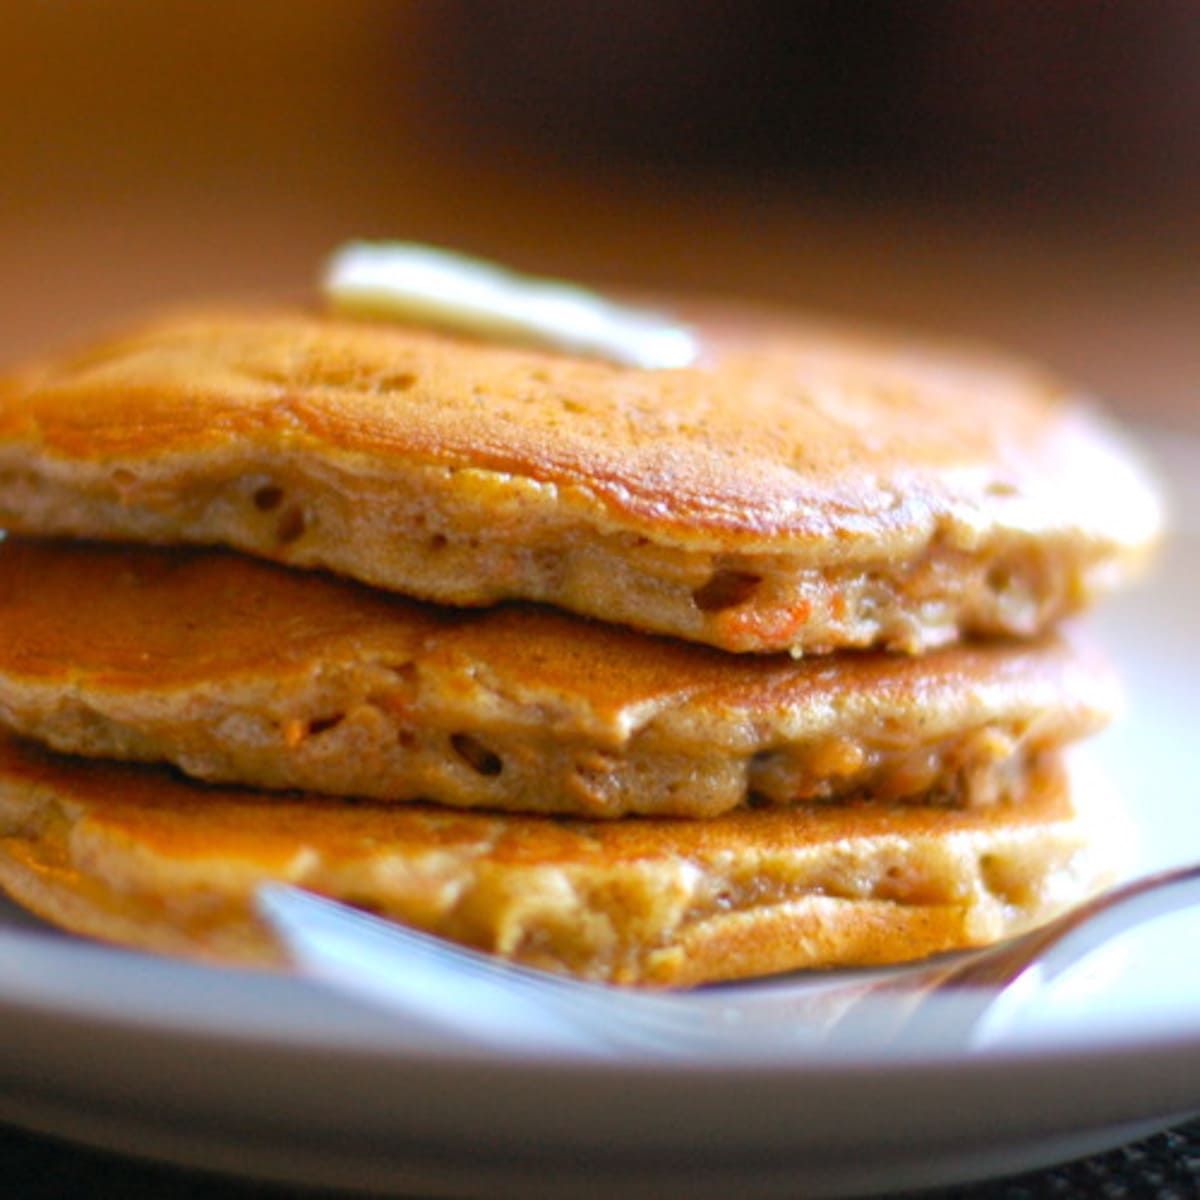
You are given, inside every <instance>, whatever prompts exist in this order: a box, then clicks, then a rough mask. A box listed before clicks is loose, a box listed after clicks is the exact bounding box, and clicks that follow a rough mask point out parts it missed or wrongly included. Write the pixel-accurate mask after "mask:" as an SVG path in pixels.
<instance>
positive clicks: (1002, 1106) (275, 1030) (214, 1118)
mask: <svg viewBox="0 0 1200 1200" xmlns="http://www.w3.org/2000/svg"><path fill="white" fill-rule="evenodd" d="M1154 448H1155V449H1156V451H1157V452H1158V454H1159V456H1160V457H1161V458H1162V460H1163V462H1164V464H1165V469H1166V470H1167V471H1168V473H1169V475H1170V476H1171V478H1172V479H1173V480H1174V481H1175V482H1176V490H1177V495H1176V501H1175V505H1176V526H1177V529H1178V536H1177V538H1176V540H1175V541H1174V542H1173V544H1172V545H1171V547H1170V549H1169V551H1168V553H1167V555H1166V556H1165V561H1164V564H1163V568H1162V570H1161V571H1160V573H1159V575H1158V577H1157V578H1156V580H1155V581H1154V583H1153V584H1152V586H1150V587H1148V588H1145V589H1143V590H1141V591H1140V592H1138V593H1136V594H1132V595H1130V596H1128V597H1124V598H1122V599H1120V600H1118V601H1117V602H1116V603H1114V604H1112V605H1110V606H1109V607H1108V609H1107V610H1106V611H1105V613H1104V614H1103V615H1102V617H1101V620H1100V622H1099V623H1100V625H1101V626H1102V629H1103V632H1104V634H1105V636H1106V637H1107V640H1108V642H1109V643H1110V645H1111V646H1112V648H1113V650H1114V651H1115V652H1116V655H1117V657H1118V660H1119V661H1120V662H1121V664H1122V665H1123V667H1124V669H1125V672H1126V675H1127V678H1128V682H1129V685H1130V692H1131V699H1132V707H1131V714H1130V716H1129V717H1128V718H1127V719H1126V721H1125V722H1124V723H1123V724H1122V726H1121V727H1120V728H1119V729H1117V730H1116V731H1114V732H1113V733H1112V734H1110V735H1107V736H1106V738H1105V739H1103V740H1102V743H1101V745H1100V746H1099V747H1098V750H1099V754H1100V756H1101V761H1102V762H1103V764H1104V766H1105V769H1106V770H1107V771H1109V772H1110V773H1111V774H1112V775H1113V776H1114V777H1115V779H1116V780H1117V782H1118V784H1119V785H1120V787H1121V788H1122V790H1123V791H1124V793H1125V795H1126V796H1127V797H1128V800H1129V804H1130V807H1131V809H1132V811H1133V816H1134V819H1135V822H1136V826H1137V830H1138V833H1139V835H1140V844H1139V846H1138V849H1137V851H1136V854H1137V863H1136V864H1135V865H1136V867H1138V868H1144V869H1151V868H1154V867H1159V866H1165V865H1168V864H1172V863H1179V862H1184V861H1189V860H1196V859H1200V797H1197V795H1196V783H1195V774H1196V772H1195V766H1196V760H1197V754H1196V746H1197V738H1198V734H1197V732H1196V726H1195V719H1196V713H1197V711H1200V672H1198V671H1197V666H1198V665H1200V664H1198V663H1197V646H1198V643H1200V638H1198V637H1197V617H1196V616H1195V615H1194V607H1193V606H1194V604H1195V600H1196V595H1197V588H1196V584H1197V581H1198V580H1200V528H1197V527H1196V526H1195V524H1193V522H1194V520H1195V514H1196V513H1197V512H1200V503H1197V501H1200V494H1198V486H1200V485H1198V484H1197V482H1196V481H1198V480H1200V445H1198V444H1196V443H1193V442H1188V441H1180V440H1178V439H1172V440H1163V439H1156V440H1155V442H1154ZM1198 944H1200V915H1196V914H1184V915H1180V916H1177V917H1173V918H1170V919H1164V920H1163V921H1160V922H1158V923H1156V924H1155V925H1152V926H1149V927H1146V928H1144V929H1143V930H1141V931H1139V932H1138V933H1135V934H1132V935H1129V936H1127V937H1126V938H1124V939H1122V940H1121V941H1120V942H1119V943H1118V944H1117V945H1115V946H1114V947H1113V948H1112V949H1111V951H1107V952H1105V953H1104V954H1102V955H1099V956H1097V958H1095V959H1093V960H1092V961H1090V962H1089V963H1087V964H1085V965H1084V966H1083V967H1081V968H1080V969H1079V970H1077V971H1075V972H1073V973H1071V974H1069V975H1068V976H1067V977H1066V978H1065V979H1064V981H1063V982H1062V984H1061V985H1060V986H1057V987H1055V988H1054V989H1053V990H1052V991H1049V992H1047V993H1045V994H1043V995H1041V996H1039V997H1038V999H1037V1002H1036V1003H1035V1004H1034V1005H1032V1006H1031V1007H1030V1008H1029V1010H1028V1011H1027V1012H1025V1013H1023V1014H1022V1015H1021V1016H1020V1017H1019V1018H1018V1019H1017V1020H1016V1021H1015V1022H1013V1023H1012V1024H1010V1025H1009V1026H1007V1027H1005V1028H1003V1029H1000V1030H999V1031H997V1032H996V1033H995V1034H994V1035H993V1036H992V1037H990V1038H989V1039H986V1040H985V1041H984V1043H983V1045H982V1046H979V1047H977V1048H975V1049H970V1050H968V1049H965V1048H964V1046H963V1045H962V1044H960V1043H957V1042H954V1041H947V1040H946V1039H945V1038H942V1037H939V1036H938V1034H937V1031H936V1029H935V1030H934V1032H933V1033H932V1034H930V1033H929V1031H928V1027H926V1032H925V1033H923V1034H918V1033H915V1032H914V1033H913V1034H911V1035H909V1036H905V1037H902V1038H901V1039H899V1040H898V1041H895V1042H893V1043H891V1044H888V1045H885V1046H882V1047H874V1048H872V1047H868V1046H864V1045H858V1044H855V1043H854V1042H852V1041H848V1040H847V1039H846V1038H845V1037H842V1038H840V1039H833V1040H830V1041H827V1042H817V1041H812V1042H810V1041H806V1040H805V1039H803V1038H797V1039H796V1040H795V1041H794V1042H789V1043H786V1044H781V1045H780V1047H779V1049H778V1053H773V1054H769V1055H764V1054H763V1053H762V1052H761V1048H758V1049H755V1050H753V1051H752V1049H751V1047H749V1046H741V1045H739V1043H738V1040H737V1039H736V1038H734V1037H731V1039H730V1043H729V1046H728V1047H727V1049H725V1050H723V1051H722V1052H721V1053H719V1054H714V1055H713V1056H710V1057H706V1058H704V1059H703V1060H700V1059H696V1060H691V1061H678V1062H662V1061H649V1060H646V1059H644V1058H641V1057H639V1056H638V1055H637V1054H635V1053H632V1052H629V1053H621V1052H617V1053H614V1054H612V1055H610V1056H609V1057H606V1058H600V1059H596V1058H591V1059H589V1058H584V1057H568V1056H563V1055H561V1054H558V1055H549V1054H545V1053H539V1052H538V1050H537V1049H536V1047H532V1048H530V1047H528V1046H526V1047H525V1048H522V1049H516V1048H514V1049H511V1050H506V1051H491V1052H489V1051H480V1050H477V1049H472V1048H470V1047H468V1046H462V1045H455V1044H453V1042H451V1041H446V1040H444V1039H443V1040H438V1039H436V1038H434V1037H433V1036H431V1035H430V1034H429V1033H427V1032H426V1031H422V1030H416V1029H412V1028H404V1027H402V1026H401V1025H400V1024H399V1022H397V1020H396V1019H395V1018H392V1017H390V1016H388V1015H386V1014H385V1013H383V1012H382V1011H376V1010H373V1009H371V1008H369V1007H367V1006H366V1005H362V1004H359V1003H357V1002H354V1001H351V1000H348V999H343V998H340V997H338V996H335V995H332V994H331V993H326V992H324V991H322V990H321V989H320V988H319V987H317V986H315V985H312V984H306V983H304V982H301V981H297V980H291V979H284V978H275V977H261V976H256V975H253V974H243V973H237V972H223V971H213V970H207V969H204V968H199V967H194V966H190V965H187V964H181V963H174V962H169V961H165V960H158V959H153V958H149V957H145V956H142V955H136V954H130V953H124V952H121V951H116V950H110V949H107V948H104V947H100V946H95V945H90V944H85V943H83V942H80V941H77V940H75V939H72V938H69V937H66V936H63V935H59V934H57V933H55V932H53V931H50V930H48V929H46V927H44V926H42V925H40V924H38V923H37V922H34V921H32V920H30V919H28V918H26V917H24V916H22V915H21V914H20V913H19V912H17V911H16V910H15V909H13V908H11V907H7V906H4V905H3V903H2V902H0V1118H4V1119H7V1120H9V1121H12V1122H15V1123H19V1124H23V1125H26V1126H29V1127H32V1128H38V1129H42V1130H47V1131H51V1132H55V1133H59V1134H64V1135H66V1136H68V1137H74V1138H78V1139H82V1140H85V1141H88V1142H91V1143H94V1144H99V1145H104V1146H109V1147H112V1148H116V1149H120V1150H127V1151H133V1152H137V1153H141V1154H147V1155H151V1156H156V1157H162V1158H168V1159H174V1160H177V1161H183V1162H191V1163H197V1164H204V1165H208V1166H213V1167H223V1168H227V1169H230V1170H233V1171H237V1172H243V1173H253V1174H259V1175H264V1176H271V1177H275V1178H280V1179H287V1180H293V1181H297V1182H305V1183H310V1184H327V1185H334V1186H339V1187H363V1188H372V1189H381V1190H388V1189H390V1190H397V1191H406V1192H409V1193H420V1192H425V1193H429V1194H463V1193H472V1192H486V1193H487V1194H489V1195H513V1196H537V1195H553V1196H584V1195H604V1196H607V1195H610V1194H613V1191H614V1189H615V1188H618V1187H619V1188H620V1189H621V1194H624V1195H638V1194H642V1195H660V1194H663V1192H664V1191H670V1192H671V1193H672V1194H681V1195H683V1194H687V1195H692V1196H698V1197H702V1196H726V1195H729V1194H731V1193H732V1192H734V1191H735V1190H736V1193H737V1194H739V1195H744V1196H751V1195H763V1196H768V1195H781V1196H783V1195H788V1196H793V1195H797V1194H804V1195H810V1196H819V1195H828V1194H834V1193H836V1194H841V1195H847V1194H855V1193H863V1194H865V1193H870V1192H882V1191H891V1190H897V1189H900V1188H908V1187H917V1186H932V1185H936V1184H943V1183H949V1182H953V1181H959V1180H965V1179H970V1178H980V1177H984V1176H986V1175H990V1174H998V1173H1009V1172H1014V1171H1018V1170H1023V1169H1026V1168H1030V1167H1034V1166H1038V1165H1042V1164H1045V1163H1049V1162H1052V1161H1056V1160H1060V1159H1065V1158H1069V1157H1074V1156H1077V1155H1082V1154H1085V1153H1088V1152H1091V1151H1093V1150H1098V1149H1101V1148H1103V1147H1106V1146H1111V1145H1115V1144H1117V1143H1119V1142H1122V1141H1126V1140H1129V1139H1131V1138H1133V1137H1136V1136H1139V1135H1140V1134H1142V1133H1145V1132H1149V1131H1150V1130H1152V1129H1155V1128H1159V1127H1163V1126H1165V1125H1167V1124H1169V1123H1171V1122H1173V1121H1175V1120H1177V1119H1179V1118H1180V1117H1181V1116H1182V1115H1183V1114H1185V1113H1188V1112H1191V1111H1194V1110H1198V1109H1200V955H1197V954H1196V952H1195V947H1196V946H1197V945H1198ZM811 988H812V984H811V983H806V982H804V981H797V980H794V979H793V980H781V981H775V982H770V983H765V984H759V985H756V986H754V987H751V988H746V989H744V991H745V993H746V995H747V997H749V998H750V1001H751V1004H753V1003H758V1002H760V1001H761V1002H762V1003H765V1004H778V1003H780V1002H791V1001H792V1000H793V999H795V1000H796V1001H798V1002H803V1001H804V1000H805V998H806V994H808V993H809V992H811ZM947 1003H948V1004H949V1003H952V1001H947ZM952 1015H953V1014H952V1013H951V1012H950V1011H949V1010H947V1020H948V1022H949V1019H950V1018H951V1017H952ZM935 1024H936V1023H935ZM947 1028H949V1024H947Z"/></svg>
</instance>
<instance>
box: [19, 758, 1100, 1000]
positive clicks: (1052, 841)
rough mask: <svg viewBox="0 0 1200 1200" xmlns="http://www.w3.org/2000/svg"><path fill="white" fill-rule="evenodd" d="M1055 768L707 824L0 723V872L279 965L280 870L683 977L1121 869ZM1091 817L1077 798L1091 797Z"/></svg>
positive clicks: (960, 929)
mask: <svg viewBox="0 0 1200 1200" xmlns="http://www.w3.org/2000/svg"><path fill="white" fill-rule="evenodd" d="M1094 799H1095V797H1093V796H1092V795H1090V794H1089V792H1088V791H1087V789H1086V788H1085V789H1084V790H1083V791H1082V792H1081V793H1080V795H1079V801H1080V805H1079V811H1078V812H1077V811H1076V808H1075V807H1074V806H1073V804H1072V802H1071V800H1070V798H1069V796H1068V793H1067V788H1066V782H1065V776H1064V775H1063V773H1062V772H1061V771H1060V770H1059V769H1058V766H1057V764H1054V763H1044V764H1042V767H1041V768H1040V769H1039V771H1038V772H1037V773H1036V774H1035V775H1034V776H1033V777H1032V778H1031V780H1030V782H1029V786H1028V790H1027V793H1026V795H1025V796H1024V797H1022V799H1021V802H1020V803H1015V804H1006V805H997V806H993V807H990V808H987V809H973V810H962V811H951V810H945V809H936V808H926V807H918V806H899V807H894V806H887V805H880V804H861V805H854V806H836V807H834V806H824V807H822V806H817V807H802V808H798V809H791V810H767V811H753V810H744V811H741V812H738V813H734V814H730V815H727V816H723V817H720V818H717V819H714V820H712V821H703V822H699V821H678V820H670V819H630V820H628V821H620V822H598V823H597V822H587V821H554V820H551V819H547V818H544V817H522V816H500V815H484V814H478V813H453V812H450V811H447V810H445V809H434V808H429V807H424V806H420V807H418V806H409V807H404V806H394V805H391V806H389V805H382V804H376V803H371V802H358V803H350V802H346V801H339V800H330V799H327V798H322V797H313V796H296V795H270V794H265V793H254V792H248V791H235V790H229V789H212V788H205V787H202V786H201V785H198V784H193V783H189V782H186V781H183V780H181V779H178V778H176V777H173V776H171V775H169V774H168V773H166V772H164V771H161V770H158V769H153V768H145V767H132V766H126V765H124V764H113V763H83V762H80V761H78V760H69V759H58V758H55V757H53V756H51V755H50V754H49V753H48V752H46V751H43V750H39V749H36V748H33V747H31V746H29V745H28V744H21V743H18V742H15V741H13V740H10V739H8V738H4V739H3V740H0V887H3V888H4V889H5V890H6V891H7V892H8V893H9V894H10V895H11V896H12V897H13V898H14V899H15V900H17V901H18V902H20V903H22V904H24V905H26V906H27V907H28V908H30V909H32V910H33V911H35V912H37V913H39V914H41V915H42V916H44V917H46V918H48V919H49V920H52V921H55V922H57V923H59V924H61V925H63V926H65V927H66V928H68V929H71V930H74V931H76V932H81V933H85V934H89V935H92V936H97V937H101V938H106V939H109V940H112V941H117V942H123V943H127V944H130V945H134V946H143V947H147V948H152V949H157V950H164V951H168V952H172V953H180V954H188V955H194V956H199V957H202V958H207V959H210V960H215V961H228V962H248V963H258V964H269V963H274V962H277V961H278V960H279V952H278V949H277V947H276V946H275V945H274V943H273V942H272V940H271V939H270V937H269V936H268V935H267V934H266V933H265V931H264V930H263V929H262V928H261V927H260V926H259V925H258V923H257V921H256V919H255V918H254V917H253V916H252V908H251V898H252V894H253V890H254V888H255V887H256V886H257V885H259V884H260V883H262V882H264V881H267V880H284V881H288V882H292V883H297V884H299V885H301V886H305V887H309V888H312V889H314V890H317V891H320V892H323V893H326V894H329V895H332V896H335V897H339V898H341V899H344V900H347V901H349V902H351V903H354V904H358V905H361V906H364V907H367V908H369V909H371V910H373V911H378V912H381V913H383V914H384V915H386V916H389V917H392V918H395V919H397V920H401V921H404V922H406V923H409V924H412V925H415V926H418V927H420V928H423V929H426V930H429V931H430V932H433V933H435V934H438V935H440V936H444V937H448V938H451V939H454V940H457V941H460V942H463V943H465V944H468V945H473V946H476V947H479V948H482V949H485V950H488V951H491V952H494V953H497V954H500V955H502V956H504V957H507V958H511V959H514V960H516V961H520V962H524V963H528V964H530V965H534V966H539V967H545V968H548V969H551V970H557V971H565V972H569V973H572V974H575V975H578V976H581V977H584V978H589V979H602V980H610V981H613V982H619V983H648V984H658V985H662V984H676V985H689V984H695V983H702V982H708V981H711V980H717V979H731V978H739V977H746V976H751V975H756V974H764V973H768V972H776V971H783V970H789V969H794V968H801V967H817V966H834V965H849V964H870V963H884V962H894V961H900V960H904V959H910V958H916V957H920V956H922V955H925V954H931V953H935V952H938V951H941V950H945V949H950V948H955V947H961V946H967V945H975V944H979V943H982V942H986V941H989V940H992V939H994V938H997V937H1000V936H1003V935H1004V934H1007V933H1010V932H1015V931H1017V930H1019V929H1021V928H1024V927H1026V926H1027V925H1029V924H1032V923H1035V922H1037V921H1039V920H1042V919H1044V918H1046V917H1048V916H1049V915H1051V914H1052V913H1053V912H1055V911H1057V910H1058V909H1059V908H1061V907H1063V906H1065V905H1067V904H1070V903H1073V902H1075V901H1077V900H1078V899H1080V898H1081V896H1082V895H1084V894H1086V893H1087V892H1088V891H1089V890H1091V889H1093V888H1094V887H1095V886H1097V884H1098V883H1099V882H1100V880H1101V879H1102V877H1103V876H1104V874H1105V873H1106V872H1107V870H1108V863H1107V862H1106V861H1105V859H1104V854H1103V853H1102V852H1098V851H1097V848H1096V843H1094V842H1093V841H1091V840H1090V839H1091V838H1092V836H1093V834H1094V833H1095V829H1093V828H1092V825H1093V819H1092V818H1091V817H1090V816H1088V815H1087V812H1088V808H1089V806H1090V803H1091V802H1092V801H1093V800H1094ZM1081 813H1082V814H1084V815H1080V814H1081Z"/></svg>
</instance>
